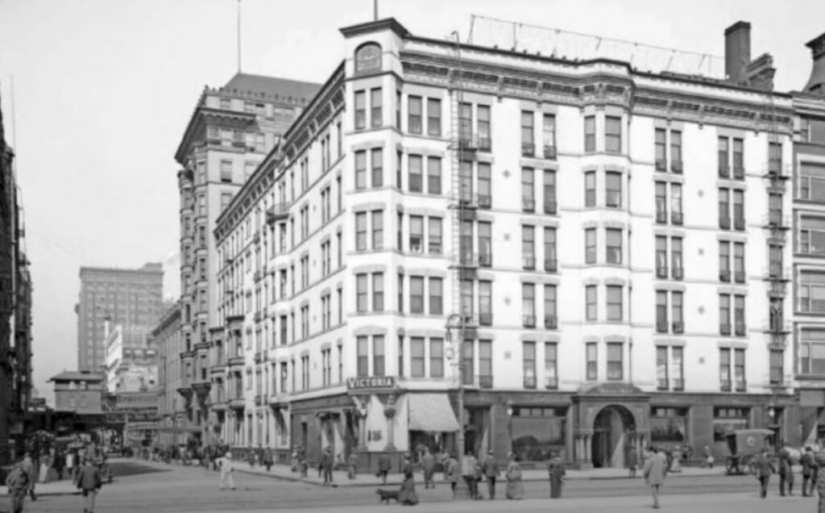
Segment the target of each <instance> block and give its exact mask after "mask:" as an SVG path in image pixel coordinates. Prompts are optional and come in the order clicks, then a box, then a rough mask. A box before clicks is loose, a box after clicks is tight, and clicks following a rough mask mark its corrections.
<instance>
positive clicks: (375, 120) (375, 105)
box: [370, 87, 384, 128]
mask: <svg viewBox="0 0 825 513" xmlns="http://www.w3.org/2000/svg"><path fill="white" fill-rule="evenodd" d="M382 105H383V100H382V96H381V88H380V87H378V88H376V89H372V90H371V91H370V109H371V111H370V116H371V117H372V127H373V128H377V127H380V126H381V125H382V124H383V114H384V113H383V111H382V108H381V107H382Z"/></svg>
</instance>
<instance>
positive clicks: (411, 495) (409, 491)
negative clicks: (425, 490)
mask: <svg viewBox="0 0 825 513" xmlns="http://www.w3.org/2000/svg"><path fill="white" fill-rule="evenodd" d="M398 502H399V503H401V504H405V505H409V506H415V505H416V504H418V495H416V494H415V480H414V479H413V477H412V476H410V477H406V478H404V482H402V483H401V492H400V493H399V494H398Z"/></svg>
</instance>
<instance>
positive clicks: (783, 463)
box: [779, 442, 793, 497]
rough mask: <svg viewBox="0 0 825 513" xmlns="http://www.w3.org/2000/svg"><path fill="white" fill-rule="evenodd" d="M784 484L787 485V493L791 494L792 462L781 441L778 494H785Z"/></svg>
mask: <svg viewBox="0 0 825 513" xmlns="http://www.w3.org/2000/svg"><path fill="white" fill-rule="evenodd" d="M785 485H787V487H788V495H793V463H792V462H791V453H790V451H789V450H788V447H787V446H786V445H785V443H784V442H782V449H781V450H780V451H779V495H780V496H781V497H784V496H785Z"/></svg>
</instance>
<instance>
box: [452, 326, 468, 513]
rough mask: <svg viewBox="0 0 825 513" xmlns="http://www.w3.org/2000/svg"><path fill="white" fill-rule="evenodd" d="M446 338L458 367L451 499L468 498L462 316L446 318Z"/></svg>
mask: <svg viewBox="0 0 825 513" xmlns="http://www.w3.org/2000/svg"><path fill="white" fill-rule="evenodd" d="M453 331H456V332H457V334H458V336H456V337H453ZM447 338H448V340H450V341H451V342H455V346H456V347H457V348H456V349H454V352H453V354H454V355H455V356H454V359H455V361H456V365H457V367H458V373H457V374H458V437H457V438H458V440H457V441H456V444H457V445H458V472H459V475H458V476H457V478H456V484H455V492H454V493H453V500H469V499H471V497H470V489H469V487H468V486H467V483H466V482H465V481H464V476H463V474H464V365H463V362H462V354H461V349H462V347H461V346H462V344H463V343H464V317H463V316H461V315H459V314H452V315H451V316H450V317H448V318H447Z"/></svg>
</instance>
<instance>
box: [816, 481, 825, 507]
mask: <svg viewBox="0 0 825 513" xmlns="http://www.w3.org/2000/svg"><path fill="white" fill-rule="evenodd" d="M816 491H817V493H818V494H819V504H817V509H816V511H817V513H825V472H820V473H819V476H818V477H817V480H816Z"/></svg>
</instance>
